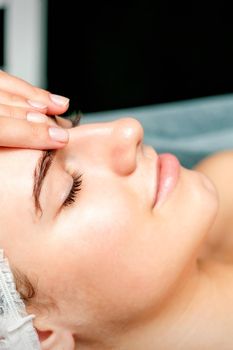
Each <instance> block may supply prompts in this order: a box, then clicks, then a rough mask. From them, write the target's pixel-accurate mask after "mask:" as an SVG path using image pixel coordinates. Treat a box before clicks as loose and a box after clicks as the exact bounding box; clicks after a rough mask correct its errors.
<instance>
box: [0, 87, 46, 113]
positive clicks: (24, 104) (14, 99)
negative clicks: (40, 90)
mask: <svg viewBox="0 0 233 350" xmlns="http://www.w3.org/2000/svg"><path fill="white" fill-rule="evenodd" d="M32 103H33V105H34V106H32V104H31V103H30V102H29V101H27V100H26V99H25V98H24V97H22V96H19V95H15V94H13V93H10V92H6V91H2V90H0V107H1V105H3V106H8V107H10V108H11V107H21V108H25V109H28V110H29V109H31V110H32V109H33V110H37V111H40V112H44V113H46V112H47V105H46V104H42V103H41V102H37V101H32Z"/></svg>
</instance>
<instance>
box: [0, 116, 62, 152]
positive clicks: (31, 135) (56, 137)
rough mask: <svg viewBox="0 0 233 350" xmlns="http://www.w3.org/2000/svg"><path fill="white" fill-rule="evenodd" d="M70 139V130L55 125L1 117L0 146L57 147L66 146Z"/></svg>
mask: <svg viewBox="0 0 233 350" xmlns="http://www.w3.org/2000/svg"><path fill="white" fill-rule="evenodd" d="M68 140H69V132H68V130H65V129H63V128H60V127H57V126H55V125H53V126H51V125H47V124H45V123H30V122H28V121H27V120H22V119H13V118H6V117H1V118H0V146H2V147H14V148H31V149H55V148H62V147H64V146H65V145H66V144H67V142H68Z"/></svg>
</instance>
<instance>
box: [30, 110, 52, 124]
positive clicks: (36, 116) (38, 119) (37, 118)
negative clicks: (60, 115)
mask: <svg viewBox="0 0 233 350" xmlns="http://www.w3.org/2000/svg"><path fill="white" fill-rule="evenodd" d="M27 120H28V121H29V122H33V123H45V122H46V121H47V117H46V116H45V115H44V114H41V113H33V112H29V113H27Z"/></svg>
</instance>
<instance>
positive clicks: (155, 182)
mask: <svg viewBox="0 0 233 350" xmlns="http://www.w3.org/2000/svg"><path fill="white" fill-rule="evenodd" d="M145 155H146V157H148V158H151V159H152V162H153V164H152V167H153V169H152V176H151V182H152V184H151V188H150V192H151V193H152V195H153V196H152V207H154V206H155V204H156V199H157V194H158V187H159V157H158V154H157V153H156V152H155V150H154V149H153V148H150V147H149V148H147V149H146V152H145Z"/></svg>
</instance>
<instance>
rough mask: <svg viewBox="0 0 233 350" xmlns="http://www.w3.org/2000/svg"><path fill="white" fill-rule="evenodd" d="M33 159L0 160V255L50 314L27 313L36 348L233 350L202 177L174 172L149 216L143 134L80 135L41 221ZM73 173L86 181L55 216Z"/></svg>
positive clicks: (116, 125) (53, 175) (29, 153)
mask: <svg viewBox="0 0 233 350" xmlns="http://www.w3.org/2000/svg"><path fill="white" fill-rule="evenodd" d="M40 154H41V151H37V150H15V149H5V150H4V151H1V152H0V167H1V173H0V183H1V186H0V196H1V203H0V206H1V210H0V222H1V234H0V246H2V247H3V248H4V251H5V253H6V255H7V256H8V259H9V261H10V263H11V265H12V266H16V267H17V268H18V269H20V270H21V271H23V272H24V273H25V274H26V275H27V276H28V277H29V279H30V280H31V281H32V282H33V283H36V285H37V290H38V291H37V296H36V301H37V302H38V303H40V302H43V303H45V304H46V307H43V305H42V306H41V305H40V307H35V304H33V303H32V304H31V305H30V306H29V307H28V311H29V312H33V313H35V314H36V316H37V317H36V319H35V327H36V329H37V332H38V334H39V337H40V340H41V347H42V349H43V350H45V349H50V350H55V349H56V350H57V349H67V350H72V349H98V350H100V349H101V350H105V349H108V350H109V349H112V350H119V349H122V350H132V349H134V350H142V349H147V350H152V349H153V350H154V349H155V348H156V349H161V350H170V349H176V350H178V349H179V350H183V349H185V350H187V349H191V350H192V349H200V344H201V348H202V349H210V348H211V349H212V350H215V349H218V350H219V346H220V345H221V349H226V350H227V349H231V348H232V346H233V344H232V340H231V337H230V334H231V333H230V332H232V330H233V329H232V328H233V326H232V324H233V322H232V321H233V319H231V318H233V317H231V316H228V318H227V322H228V321H229V322H228V323H227V325H226V313H227V315H229V314H233V313H232V312H229V311H230V310H231V306H230V305H232V297H231V295H230V294H232V293H229V286H231V284H233V278H232V270H231V265H230V264H225V262H224V261H223V259H221V258H220V257H219V259H213V258H212V246H211V244H210V241H211V240H212V239H213V240H215V242H217V240H220V234H219V232H220V231H218V234H217V233H216V232H217V229H216V232H215V233H214V234H213V233H212V232H214V231H213V230H214V227H215V225H216V222H218V225H219V227H220V228H221V217H220V216H219V203H220V202H219V201H220V199H219V198H220V197H219V194H218V187H217V184H218V182H217V180H216V178H217V176H215V177H216V178H215V177H214V176H213V179H211V180H210V177H209V176H206V175H204V173H205V171H204V169H208V166H207V165H204V163H203V164H202V165H200V167H201V166H202V169H201V168H200V169H198V168H197V170H198V171H194V170H188V169H185V168H184V167H181V169H180V174H179V179H178V182H177V184H176V186H175V188H174V189H173V191H172V192H171V193H170V194H169V195H168V196H167V198H166V200H165V201H164V203H163V204H162V205H161V206H160V207H158V208H157V207H156V206H155V207H154V208H153V206H152V203H153V199H154V183H155V179H156V176H155V168H156V159H157V154H156V152H155V151H154V150H153V149H152V148H151V147H149V146H146V145H143V129H142V127H141V125H140V123H139V122H138V121H137V120H136V119H132V118H123V119H119V120H116V121H114V122H109V123H98V124H86V125H85V124H84V125H81V126H79V127H76V128H73V129H70V130H69V143H68V144H67V145H66V146H65V147H64V148H63V149H59V150H58V151H57V153H56V156H55V159H54V162H53V164H52V167H51V169H50V171H49V173H48V175H47V177H46V179H45V181H44V185H43V188H42V192H41V196H40V201H41V207H42V210H43V214H42V216H41V217H38V216H35V214H34V209H33V200H32V195H31V193H32V175H33V172H34V168H35V165H36V162H37V161H38V159H39V157H40ZM231 157H232V155H231ZM220 158H221V157H220ZM210 163H211V161H210ZM207 164H209V163H208V162H207ZM211 164H212V163H211ZM206 171H207V170H206ZM232 171H233V169H232ZM73 172H78V173H81V174H82V189H81V190H80V191H79V193H78V196H77V201H76V202H75V203H73V204H72V205H71V206H68V207H65V208H63V209H62V208H61V206H62V203H63V201H64V198H65V197H66V195H67V193H68V192H69V190H70V187H71V185H72V176H71V175H72V174H73ZM210 173H211V171H210ZM214 184H215V185H214ZM228 193H229V189H226V190H225V196H226V195H227V196H229V194H228ZM19 203H20V205H19ZM222 203H223V204H222V206H223V207H224V206H225V204H224V203H226V199H225V197H224V196H223V199H222ZM223 207H222V210H223V211H224V209H223ZM226 207H227V205H226ZM218 220H219V221H218ZM213 236H214V238H212V237H213ZM222 253H223V255H224V252H222ZM220 281H221V283H220ZM223 295H225V298H223V297H222V296H223ZM49 297H52V298H53V301H54V302H55V304H56V307H53V306H52V305H50V304H49V300H50V299H49ZM38 305H39V304H38ZM232 311H233V310H232ZM200 315H201V316H200ZM222 324H223V325H224V327H223V326H222ZM206 325H208V332H207V331H206ZM210 334H212V336H210ZM223 339H224V344H223ZM225 339H228V340H225ZM226 341H228V343H226Z"/></svg>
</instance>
